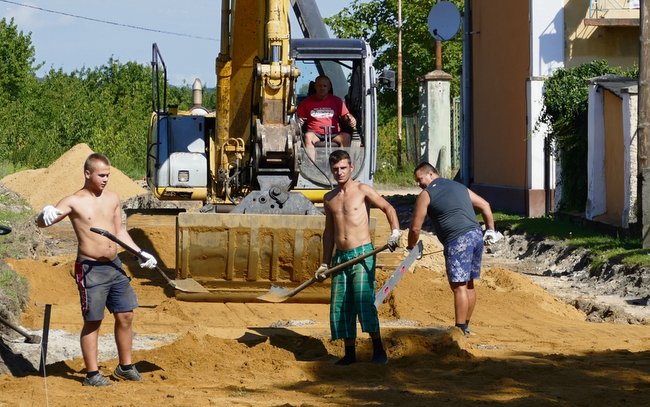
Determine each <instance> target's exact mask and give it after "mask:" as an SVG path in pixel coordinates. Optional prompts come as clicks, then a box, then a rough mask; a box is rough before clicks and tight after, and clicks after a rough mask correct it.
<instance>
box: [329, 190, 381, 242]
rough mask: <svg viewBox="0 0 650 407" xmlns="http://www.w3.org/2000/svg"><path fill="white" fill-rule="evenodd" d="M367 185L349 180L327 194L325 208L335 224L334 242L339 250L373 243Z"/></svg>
mask: <svg viewBox="0 0 650 407" xmlns="http://www.w3.org/2000/svg"><path fill="white" fill-rule="evenodd" d="M366 188H368V187H367V186H366V185H363V184H362V183H360V182H356V181H349V182H348V183H346V185H345V186H343V187H337V188H336V189H334V190H332V191H330V192H328V193H327V195H326V196H325V210H326V212H328V215H329V216H330V217H331V219H332V222H333V226H334V242H335V244H336V248H337V249H339V250H350V249H354V248H356V247H359V246H362V245H364V244H367V243H371V241H372V239H371V236H370V230H369V219H370V204H369V203H368V202H367V200H366Z"/></svg>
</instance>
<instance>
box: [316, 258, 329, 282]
mask: <svg viewBox="0 0 650 407" xmlns="http://www.w3.org/2000/svg"><path fill="white" fill-rule="evenodd" d="M327 269H329V266H328V265H327V264H326V263H322V264H321V265H320V266H319V267H318V268H317V269H316V272H315V273H314V278H315V279H316V281H318V282H319V283H322V282H323V281H325V280H326V279H327V276H326V275H324V274H323V273H325V272H326V271H327Z"/></svg>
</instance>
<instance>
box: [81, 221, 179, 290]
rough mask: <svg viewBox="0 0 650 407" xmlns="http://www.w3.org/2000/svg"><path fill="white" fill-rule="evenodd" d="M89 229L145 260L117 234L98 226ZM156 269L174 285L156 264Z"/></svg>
mask: <svg viewBox="0 0 650 407" xmlns="http://www.w3.org/2000/svg"><path fill="white" fill-rule="evenodd" d="M90 231H91V232H95V233H97V234H99V235H102V236H104V237H107V238H109V239H110V240H112V241H114V242H115V243H117V244H119V245H120V246H122V247H123V248H124V250H126V251H128V252H129V253H132V254H134V255H136V257H137V258H138V259H140V261H142V262H144V261H147V259H145V258H144V256H142V254H140V252H139V251H137V250H135V249H134V248H133V247H131V246H129V245H128V244H126V243H124V242H123V241H121V240H120V239H119V238H118V237H117V236H115V235H114V234H112V233H111V232H109V231H108V230H104V229H100V228H90ZM156 270H157V271H158V273H160V275H161V276H163V277H164V278H165V280H167V283H169V284H170V285H172V286H173V285H174V282H173V281H172V279H171V278H169V277H168V276H167V274H165V272H164V271H163V270H162V269H161V268H160V267H158V266H156Z"/></svg>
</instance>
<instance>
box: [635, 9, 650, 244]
mask: <svg viewBox="0 0 650 407" xmlns="http://www.w3.org/2000/svg"><path fill="white" fill-rule="evenodd" d="M640 24H641V27H640V28H641V36H640V37H641V44H640V45H641V46H640V52H639V96H638V109H639V113H638V114H639V117H638V127H637V132H638V133H637V136H638V143H639V149H638V162H639V167H638V168H639V174H638V181H639V182H638V193H637V206H638V208H639V211H640V214H639V215H640V216H639V217H638V219H639V220H641V221H642V226H641V238H642V240H643V248H644V249H648V248H650V168H648V152H649V151H650V145H649V139H650V137H649V136H650V135H649V134H648V131H649V129H648V125H649V124H650V123H648V122H649V119H650V93H649V91H650V89H648V85H649V83H650V71H649V69H650V67H648V64H650V2H649V1H647V0H641V19H640Z"/></svg>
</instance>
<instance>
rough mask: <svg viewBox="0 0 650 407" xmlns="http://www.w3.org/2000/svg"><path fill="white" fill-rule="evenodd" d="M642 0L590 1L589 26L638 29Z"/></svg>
mask: <svg viewBox="0 0 650 407" xmlns="http://www.w3.org/2000/svg"><path fill="white" fill-rule="evenodd" d="M640 4H641V1H640V0H589V12H588V16H587V18H585V20H584V24H585V25H588V26H607V27H638V26H639V21H640V9H639V7H640Z"/></svg>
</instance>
